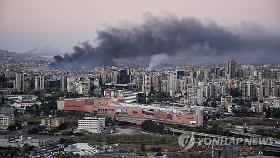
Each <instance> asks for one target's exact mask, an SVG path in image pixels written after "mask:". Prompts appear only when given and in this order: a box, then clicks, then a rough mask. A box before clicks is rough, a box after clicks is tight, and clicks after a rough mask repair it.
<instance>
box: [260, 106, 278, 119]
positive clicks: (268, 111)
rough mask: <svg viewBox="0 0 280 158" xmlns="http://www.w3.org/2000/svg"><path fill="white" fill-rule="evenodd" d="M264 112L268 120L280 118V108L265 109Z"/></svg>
mask: <svg viewBox="0 0 280 158" xmlns="http://www.w3.org/2000/svg"><path fill="white" fill-rule="evenodd" d="M263 111H264V113H265V117H266V118H271V117H273V118H280V108H270V107H264V109H263Z"/></svg>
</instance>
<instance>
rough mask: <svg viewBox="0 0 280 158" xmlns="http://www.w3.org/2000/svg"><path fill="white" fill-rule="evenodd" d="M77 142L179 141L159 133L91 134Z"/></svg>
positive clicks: (155, 143) (135, 142) (139, 142)
mask: <svg viewBox="0 0 280 158" xmlns="http://www.w3.org/2000/svg"><path fill="white" fill-rule="evenodd" d="M75 141H76V142H84V143H92V144H96V143H112V144H113V143H121V144H145V145H158V144H170V143H174V142H177V140H176V138H174V137H172V136H170V135H157V134H118V135H108V134H91V135H85V136H81V137H77V138H76V139H75Z"/></svg>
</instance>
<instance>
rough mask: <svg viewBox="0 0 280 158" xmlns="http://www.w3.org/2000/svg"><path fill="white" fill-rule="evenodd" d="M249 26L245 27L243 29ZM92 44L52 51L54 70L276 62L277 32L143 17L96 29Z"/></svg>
mask: <svg viewBox="0 0 280 158" xmlns="http://www.w3.org/2000/svg"><path fill="white" fill-rule="evenodd" d="M248 28H249V29H248ZM94 41H96V43H97V44H95V45H96V46H94V45H92V44H91V43H90V42H84V43H82V44H81V45H79V46H75V47H74V48H73V53H71V54H68V53H67V54H65V55H64V56H60V55H57V56H55V57H54V59H55V61H54V62H53V63H51V65H50V66H51V67H54V68H81V67H82V66H100V65H108V66H111V65H115V66H120V65H122V66H149V67H150V68H155V67H160V66H167V65H178V64H180V65H188V64H190V65H193V64H215V63H222V62H223V61H224V59H228V58H232V57H234V58H236V59H238V61H240V62H247V63H248V62H249V63H276V62H280V58H279V53H280V52H279V50H280V35H275V34H269V33H267V32H265V30H262V29H255V27H251V26H247V27H244V29H242V28H241V29H239V30H232V29H229V28H226V27H223V26H220V25H219V24H217V23H215V22H208V23H204V22H201V21H199V20H197V19H195V18H189V17H186V18H178V17H175V16H168V17H155V16H153V15H146V16H145V18H144V22H143V23H142V24H139V25H136V24H135V25H128V26H126V27H109V28H106V29H104V30H102V31H99V32H97V38H96V39H95V40H94Z"/></svg>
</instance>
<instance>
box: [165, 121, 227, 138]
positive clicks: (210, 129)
mask: <svg viewBox="0 0 280 158" xmlns="http://www.w3.org/2000/svg"><path fill="white" fill-rule="evenodd" d="M165 125H166V126H167V127H170V128H174V129H180V130H185V131H192V132H199V133H207V134H217V135H226V136H231V134H230V133H229V131H228V130H227V129H224V128H222V126H220V125H218V124H215V123H213V124H212V126H185V125H180V124H165ZM167 132H168V131H167Z"/></svg>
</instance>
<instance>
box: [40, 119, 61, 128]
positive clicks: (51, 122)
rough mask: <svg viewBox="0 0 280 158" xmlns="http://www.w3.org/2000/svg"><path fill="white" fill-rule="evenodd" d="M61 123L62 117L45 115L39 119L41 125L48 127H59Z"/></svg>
mask: <svg viewBox="0 0 280 158" xmlns="http://www.w3.org/2000/svg"><path fill="white" fill-rule="evenodd" d="M62 123H64V118H62V117H47V118H43V119H41V125H42V126H45V127H48V128H54V127H59V126H60V125H61V124H62Z"/></svg>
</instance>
